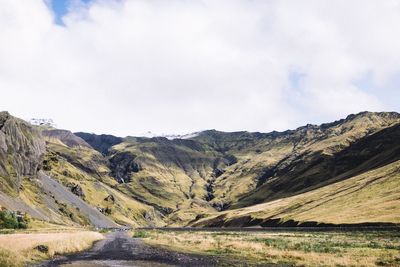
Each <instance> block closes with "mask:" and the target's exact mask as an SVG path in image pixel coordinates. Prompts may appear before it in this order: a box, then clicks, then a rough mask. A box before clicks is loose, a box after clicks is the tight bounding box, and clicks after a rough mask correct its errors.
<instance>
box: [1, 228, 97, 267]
mask: <svg viewBox="0 0 400 267" xmlns="http://www.w3.org/2000/svg"><path fill="white" fill-rule="evenodd" d="M100 239H103V235H102V234H100V233H97V232H90V231H80V232H69V233H22V234H9V235H0V266H10V267H11V266H23V265H25V264H27V263H28V262H33V261H38V260H44V259H47V258H51V257H53V256H54V255H59V254H68V253H74V252H78V251H82V250H85V249H88V248H90V247H91V246H92V245H93V242H95V241H97V240H100ZM38 245H45V246H47V247H48V249H49V250H48V252H47V253H41V252H39V251H38V250H36V249H35V247H36V246H38Z"/></svg>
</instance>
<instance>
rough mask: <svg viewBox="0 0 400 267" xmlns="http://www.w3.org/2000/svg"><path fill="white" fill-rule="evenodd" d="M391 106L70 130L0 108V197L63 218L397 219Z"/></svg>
mask: <svg viewBox="0 0 400 267" xmlns="http://www.w3.org/2000/svg"><path fill="white" fill-rule="evenodd" d="M399 138H400V114H398V113H396V112H380V113H374V112H362V113H359V114H352V115H349V116H347V117H346V118H344V119H341V120H338V121H335V122H331V123H325V124H321V125H310V124H309V125H306V126H303V127H299V128H297V129H295V130H287V131H284V132H276V131H274V132H270V133H259V132H246V131H243V132H221V131H217V130H207V131H202V132H198V133H196V134H194V135H188V136H182V137H180V136H177V137H174V138H170V137H169V138H166V137H132V136H128V137H117V136H112V135H105V134H104V135H96V134H91V133H83V132H77V133H72V132H70V131H68V130H61V129H56V128H54V127H53V126H52V125H49V124H42V125H32V124H30V123H28V122H26V121H23V120H21V119H18V118H16V117H13V116H12V115H10V114H9V113H8V112H0V206H2V207H3V208H6V209H8V210H12V211H19V212H23V213H27V214H28V215H29V216H30V217H32V219H33V220H37V221H44V222H51V223H56V224H62V225H75V226H78V225H82V226H87V225H93V226H97V227H118V226H121V225H127V226H134V227H136V226H197V227H205V226H210V227H224V226H236V227H243V226H275V225H288V226H292V225H318V224H324V225H331V224H364V223H372V224H373V223H393V224H398V223H399V222H400V209H399V208H398V207H399V206H400V142H399Z"/></svg>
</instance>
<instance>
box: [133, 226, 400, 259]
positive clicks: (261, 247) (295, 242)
mask: <svg viewBox="0 0 400 267" xmlns="http://www.w3.org/2000/svg"><path fill="white" fill-rule="evenodd" d="M133 235H134V236H135V237H140V238H143V239H144V240H145V241H146V242H147V243H148V244H151V245H155V246H162V247H164V248H167V249H170V250H177V251H183V252H193V253H203V254H206V255H214V256H215V255H219V256H221V257H222V258H226V257H228V258H229V259H237V260H239V261H240V260H242V261H244V262H248V263H249V264H250V265H251V264H254V265H257V264H267V263H278V264H282V265H283V266H400V234H399V233H394V232H327V233H322V232H268V233H267V232H189V231H188V232H170V231H156V230H154V231H137V232H135V233H134V234H133Z"/></svg>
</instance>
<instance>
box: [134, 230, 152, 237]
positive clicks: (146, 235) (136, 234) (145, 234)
mask: <svg viewBox="0 0 400 267" xmlns="http://www.w3.org/2000/svg"><path fill="white" fill-rule="evenodd" d="M146 237H149V234H148V233H147V232H146V231H143V230H139V231H135V233H134V234H133V238H146Z"/></svg>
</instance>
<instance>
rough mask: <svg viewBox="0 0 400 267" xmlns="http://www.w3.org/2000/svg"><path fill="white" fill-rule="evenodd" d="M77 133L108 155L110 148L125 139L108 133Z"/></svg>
mask: <svg viewBox="0 0 400 267" xmlns="http://www.w3.org/2000/svg"><path fill="white" fill-rule="evenodd" d="M75 135H76V136H79V137H80V138H82V139H83V140H85V141H86V142H87V143H88V144H89V145H91V146H92V147H93V148H94V149H96V150H97V151H99V152H100V153H102V154H103V155H107V154H108V152H109V149H110V148H111V147H112V146H114V145H117V144H119V143H121V142H122V141H123V138H121V137H116V136H113V135H108V134H101V135H96V134H90V133H83V132H79V133H75Z"/></svg>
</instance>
